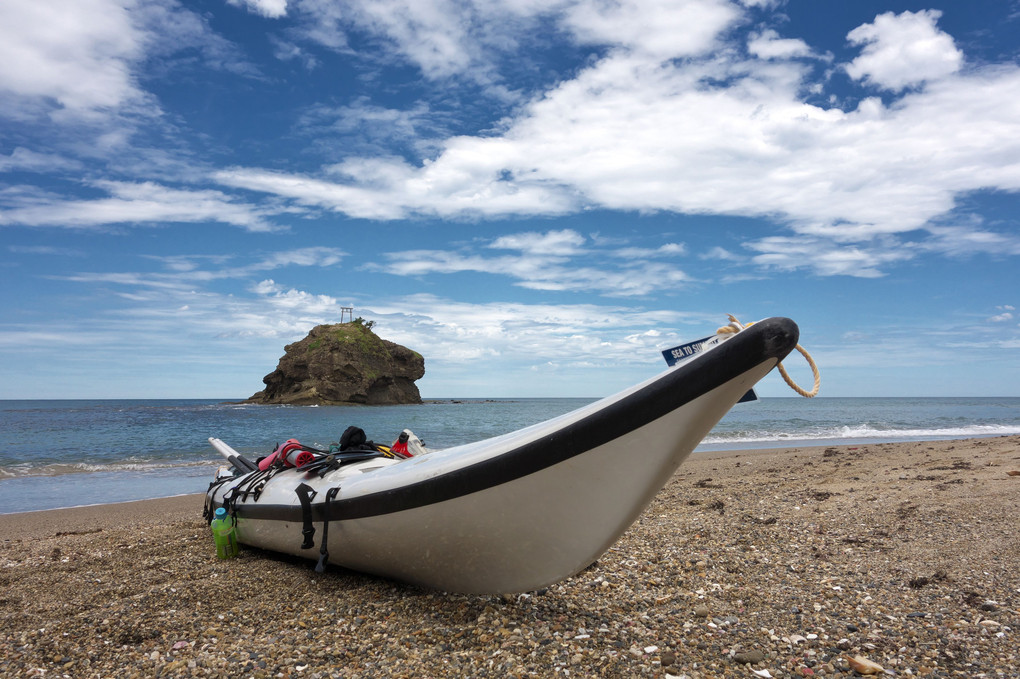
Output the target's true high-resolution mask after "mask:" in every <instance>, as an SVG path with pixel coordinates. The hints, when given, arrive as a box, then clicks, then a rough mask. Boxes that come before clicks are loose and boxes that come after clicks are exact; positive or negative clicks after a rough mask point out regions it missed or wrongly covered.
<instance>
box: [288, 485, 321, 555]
mask: <svg viewBox="0 0 1020 679" xmlns="http://www.w3.org/2000/svg"><path fill="white" fill-rule="evenodd" d="M294 492H296V493H297V496H298V500H300V501H301V518H302V523H303V524H304V526H303V527H302V528H301V535H303V536H304V538H305V541H304V542H302V543H301V549H311V548H312V547H314V546H315V526H313V525H312V498H314V497H315V496H316V495H317V494H318V493H316V492H315V489H314V488H312V487H311V486H309V485H308V484H307V483H302V484H301V485H300V486H298V487H297V488H295V489H294Z"/></svg>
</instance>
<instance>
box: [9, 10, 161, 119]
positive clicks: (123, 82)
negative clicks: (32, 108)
mask: <svg viewBox="0 0 1020 679" xmlns="http://www.w3.org/2000/svg"><path fill="white" fill-rule="evenodd" d="M131 4H133V3H130V4H129V3H124V2H119V1H117V0H76V1H75V2H71V3H68V2H60V1H58V0H10V1H8V2H3V3H0V91H6V92H8V93H10V94H13V95H14V96H15V97H18V98H19V100H21V99H28V100H30V101H31V100H44V99H52V100H54V101H56V102H57V104H59V106H60V107H61V108H62V109H63V110H65V111H67V112H70V113H73V114H75V115H79V116H88V115H94V114H97V113H100V112H103V111H108V110H110V109H116V108H121V107H125V106H141V105H144V106H151V105H152V103H151V101H150V99H149V97H148V95H146V94H145V93H144V92H143V91H142V90H141V88H140V87H139V86H138V83H137V81H136V79H135V77H134V75H133V73H132V68H133V65H134V64H135V63H136V62H137V61H138V60H140V59H141V58H142V57H143V56H144V49H143V47H144V41H145V38H144V35H143V34H142V33H141V32H140V31H139V30H138V28H137V26H136V25H135V24H134V22H133V21H132V18H131V11H130V10H131ZM22 103H24V102H22Z"/></svg>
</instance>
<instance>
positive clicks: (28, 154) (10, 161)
mask: <svg viewBox="0 0 1020 679" xmlns="http://www.w3.org/2000/svg"><path fill="white" fill-rule="evenodd" d="M81 167H82V164H81V162H79V161H77V160H74V159H72V158H67V157H65V156H62V155H56V154H52V153H39V152H37V151H32V150H31V149H26V148H22V147H20V146H19V147H17V148H15V149H14V150H13V151H11V155H9V156H4V155H0V172H16V171H28V172H47V173H48V172H67V171H72V170H80V169H81Z"/></svg>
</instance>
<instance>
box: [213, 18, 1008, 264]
mask: <svg viewBox="0 0 1020 679" xmlns="http://www.w3.org/2000/svg"><path fill="white" fill-rule="evenodd" d="M577 6H580V5H577ZM607 7H608V6H607ZM661 7H662V6H660V5H658V4H655V5H652V6H650V7H649V8H648V11H649V12H651V14H650V15H649V16H654V13H655V11H657V8H661ZM708 8H709V10H706V11H710V10H712V9H713V8H716V4H714V3H710V4H709V5H708ZM624 9H628V10H629V11H634V12H638V11H641V10H640V9H639V8H638V7H637V6H636V5H631V4H626V3H624V4H618V5H613V6H612V9H611V10H610V9H606V10H605V12H620V11H623V10H624ZM564 11H566V10H564ZM600 16H603V18H602V19H597V18H596V19H592V21H593V22H594V23H593V24H592V26H598V25H601V23H600V22H603V21H604V20H605V15H604V13H603V15H600ZM614 16H615V15H614ZM936 18H937V13H933V12H927V13H926V12H921V13H917V14H909V13H908V14H905V15H899V16H891V15H890V16H887V15H882V17H879V19H877V20H876V22H875V24H868V26H870V27H871V29H869V31H870V32H869V31H865V30H863V29H862V30H861V31H860V32H855V33H854V36H856V39H858V40H861V41H865V42H866V46H865V50H864V52H865V54H873V55H879V56H881V55H885V54H886V52H885V51H884V48H885V46H886V45H887V43H888V41H889V40H890V39H891V38H892V36H894V35H896V36H901V37H904V39H905V40H907V41H908V42H910V43H911V44H913V45H915V47H916V49H915V48H911V49H914V51H913V52H911V54H915V53H916V54H921V55H925V54H926V55H929V56H931V55H936V54H942V55H944V56H945V55H949V56H952V55H953V54H956V51H955V47H953V46H952V40H951V38H949V37H948V36H947V35H945V34H944V33H941V32H940V31H938V30H937V29H936V28H935V25H934V22H935V20H936ZM642 20H643V19H642ZM639 23H640V22H639ZM591 30H592V31H595V28H591ZM605 30H606V31H608V30H609V28H608V27H606V28H605ZM627 30H629V29H625V28H621V31H623V33H626V31H627ZM593 35H594V33H593ZM762 35H766V34H762ZM607 36H608V34H607ZM766 37H768V38H769V41H768V42H771V38H772V36H771V34H768V35H767V36H766ZM925 37H927V38H930V40H929V41H928V42H930V43H932V44H933V45H934V46H933V47H931V48H930V49H928V50H927V51H926V50H924V49H921V46H922V45H924V44H927V43H925ZM600 39H604V40H610V39H612V40H617V41H618V42H617V43H616V44H618V45H624V46H626V44H627V42H626V39H625V38H623V37H616V38H610V37H605V38H600ZM785 45H786V47H785V48H784V50H785V51H784V50H778V51H774V52H773V53H771V54H770V58H769V59H767V60H763V59H753V58H752V59H746V58H740V57H739V55H738V53H737V52H736V51H734V50H720V51H719V52H718V53H716V54H714V55H712V56H710V57H706V58H704V59H687V60H683V61H676V62H669V63H661V62H660V61H659V59H658V57H657V56H654V55H650V54H649V53H640V52H639V51H637V50H634V51H629V50H617V51H610V52H609V53H608V54H607V55H606V56H604V57H602V58H600V59H597V60H595V61H592V62H591V63H590V64H589V65H588V66H587V67H586V68H583V69H581V70H580V71H578V72H577V73H576V74H574V75H573V77H572V78H571V79H568V80H564V81H562V82H560V83H558V84H557V85H555V86H554V87H552V88H550V89H549V90H548V91H545V92H542V93H541V94H540V95H537V96H535V97H534V98H533V99H532V101H531V102H530V103H529V104H527V105H525V106H522V107H521V108H520V109H519V110H518V112H517V114H516V115H515V116H514V117H513V118H510V119H508V120H506V121H505V124H504V126H503V128H502V132H501V133H499V134H487V135H486V136H458V137H451V138H449V139H447V140H446V141H445V142H443V143H442V145H441V146H440V147H439V149H438V150H437V151H436V152H435V153H434V154H433V155H432V156H431V157H429V158H427V159H424V160H423V161H422V162H421V163H420V164H412V163H409V162H407V161H406V160H405V159H403V158H397V157H384V156H376V157H372V158H367V157H366V158H358V157H352V158H348V159H347V160H345V161H344V162H343V163H340V164H337V165H334V166H331V167H329V168H328V171H329V172H328V177H329V178H328V179H326V178H323V177H317V176H302V175H294V174H287V173H283V172H274V171H269V170H263V169H258V168H243V167H242V168H234V169H231V170H226V171H223V172H221V173H219V174H218V175H217V179H218V180H219V181H220V182H221V183H223V184H224V185H226V186H233V187H237V188H244V189H249V190H254V191H263V192H267V193H270V194H276V195H279V196H283V197H288V198H291V199H293V200H295V201H297V202H299V203H300V204H302V205H310V206H318V207H325V208H328V209H331V210H336V211H338V212H342V213H345V214H348V215H351V216H354V217H364V218H371V219H401V218H406V217H409V216H414V215H425V216H438V217H443V218H457V217H463V218H471V217H477V216H481V217H497V216H510V215H562V214H565V213H571V212H577V211H579V210H581V209H584V208H589V207H590V208H600V209H610V210H625V211H629V210H635V211H672V212H677V213H683V214H727V215H741V216H751V217H769V218H772V219H774V220H776V221H778V222H780V223H785V224H786V225H788V226H789V227H790V228H791V229H792V231H793V233H794V236H793V237H795V238H798V237H803V238H805V239H806V240H805V243H806V246H805V247H808V248H810V249H812V250H814V249H816V248H817V247H818V243H819V242H820V241H823V240H824V241H828V242H829V247H828V248H827V252H828V255H827V256H828V257H830V258H833V259H840V258H843V259H845V260H847V262H848V263H846V264H839V263H838V262H835V261H830V262H829V263H827V264H824V265H820V266H819V268H818V269H817V271H819V272H831V271H839V272H843V271H847V270H850V269H852V268H854V266H856V265H857V264H863V266H862V267H861V268H860V269H859V271H860V272H863V273H864V274H865V275H875V274H877V273H878V272H879V271H880V269H879V268H876V267H880V266H882V265H883V264H885V265H888V264H891V263H893V262H895V261H902V260H903V259H906V258H909V257H910V256H911V254H910V253H908V252H900V253H898V254H897V255H896V256H894V257H882V256H879V254H880V253H879V249H880V248H878V247H877V246H876V245H875V244H876V243H877V242H878V241H877V239H881V238H884V237H886V236H889V235H896V234H907V233H909V232H912V231H917V230H918V229H924V228H927V227H928V226H929V225H930V224H931V222H932V220H935V219H936V218H939V217H940V216H942V215H945V214H947V213H949V212H950V211H951V210H953V209H954V207H955V205H956V200H957V197H958V196H960V195H962V194H966V193H967V192H970V191H977V190H983V189H997V190H1002V191H1017V190H1020V161H1018V160H1017V159H1018V158H1020V69H1018V68H1017V67H1016V66H1014V65H1004V66H987V67H982V68H974V69H971V70H970V71H968V72H967V73H955V74H954V73H953V71H954V70H955V69H956V66H952V67H951V68H949V67H946V68H943V69H942V70H939V69H938V68H936V67H934V66H931V65H930V64H929V65H928V66H924V65H923V64H922V63H920V62H919V61H915V62H911V63H912V65H913V67H915V68H914V70H912V72H913V73H915V74H919V76H918V77H921V78H922V79H924V80H925V81H926V82H927V86H926V87H925V88H924V89H923V90H920V91H909V92H907V93H905V94H903V95H901V96H900V97H899V98H898V99H895V100H893V101H891V102H889V103H884V102H882V101H881V100H879V99H877V98H874V99H864V100H862V101H861V102H860V104H859V105H858V106H857V107H856V108H855V109H852V110H846V111H844V110H841V109H839V108H824V107H821V106H817V105H812V104H808V103H805V102H804V101H803V99H802V95H803V93H804V92H805V91H807V90H808V89H810V86H813V85H816V84H817V83H815V82H812V81H810V80H809V79H808V77H809V76H810V74H811V73H812V71H811V70H810V68H808V67H807V66H805V65H804V64H803V63H802V62H801V61H796V60H794V61H791V60H790V58H789V57H794V56H800V55H802V54H804V50H803V49H802V48H801V47H799V46H797V45H794V44H792V43H786V44H785ZM653 51H654V50H653ZM783 54H785V55H786V56H785V57H784V56H783ZM877 58H878V57H877V56H876V60H872V61H871V62H858V64H857V68H860V69H861V70H860V71H859V72H858V71H855V72H857V73H858V75H859V76H860V77H865V75H867V77H871V78H872V79H877V80H876V82H881V83H882V84H884V85H885V86H892V85H893V84H894V83H896V82H897V81H896V79H895V74H894V73H893V72H892V71H890V70H883V67H882V66H881V64H882V63H884V62H880V61H878V60H877ZM883 58H884V57H883ZM918 59H921V57H918ZM935 62H938V60H937V59H936V60H935ZM948 62H950V65H951V64H952V63H956V62H955V61H954V60H953V59H948ZM868 63H870V64H871V66H869V67H868V68H867V69H865V68H864V66H865V65H866V64H868ZM924 63H929V62H924ZM943 63H946V62H943ZM957 65H958V64H957ZM904 82H905V81H904ZM931 234H932V243H931V244H930V245H929V246H928V247H929V248H931V249H936V248H937V247H938V242H940V241H945V240H946V239H947V238H948V233H947V232H941V233H937V232H936V231H934V230H933V231H931ZM963 237H964V234H958V235H957V238H963ZM970 237H971V241H972V242H975V243H976V241H979V240H980V239H981V235H980V234H978V233H976V232H973V233H972V234H971V236H970ZM762 247H763V248H764V249H766V250H768V249H769V248H768V246H767V244H764V245H763V246H762ZM920 247H923V246H920ZM975 247H976V245H975ZM841 248H845V249H846V251H845V252H844V253H842V255H840V256H838V257H837V251H838V250H839V249H841ZM871 253H874V254H875V256H871ZM777 259H782V258H781V256H779V255H778V254H777V253H771V252H770V253H769V254H768V256H767V257H763V258H759V259H757V260H756V261H759V262H770V266H772V265H774V262H775V261H776V260H777ZM819 261H821V260H819ZM849 262H853V264H851V263H849ZM865 262H867V263H865Z"/></svg>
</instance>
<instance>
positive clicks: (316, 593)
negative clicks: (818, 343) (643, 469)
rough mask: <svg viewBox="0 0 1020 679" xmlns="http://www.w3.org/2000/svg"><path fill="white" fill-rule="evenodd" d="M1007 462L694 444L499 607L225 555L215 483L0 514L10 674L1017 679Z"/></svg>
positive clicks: (3, 653)
mask: <svg viewBox="0 0 1020 679" xmlns="http://www.w3.org/2000/svg"><path fill="white" fill-rule="evenodd" d="M1010 472H1018V474H1020V436H1018V435H1012V436H1002V437H993V438H989V437H981V438H972V439H946V440H924V441H909V442H898V443H879V444H862V443H854V444H849V445H833V446H825V445H810V446H795V447H787V448H775V449H771V448H770V449H753V450H727V451H703V452H698V453H695V454H692V455H691V456H690V457H689V458H688V459H687V461H686V462H685V463H684V464H683V465H682V466H681V467H680V469H679V470H678V472H677V474H676V475H675V476H674V477H673V479H672V480H671V481H670V482H669V483H668V484H667V486H666V487H665V488H664V489H663V490H662V491H660V492H659V494H658V495H657V496H656V497H655V499H654V500H653V501H652V504H651V505H650V506H649V507H648V509H647V510H646V511H645V512H644V513H643V514H642V515H641V517H640V518H639V519H638V520H637V521H636V522H635V523H634V524H633V525H632V526H631V527H630V528H629V529H628V530H627V532H626V533H625V534H624V536H623V537H622V538H621V539H620V541H619V542H617V543H616V544H615V545H613V546H612V547H611V548H610V549H609V550H608V551H607V552H606V553H605V554H604V555H603V556H602V557H601V558H600V559H599V560H598V561H597V562H596V563H595V564H593V565H592V566H590V567H588V568H587V569H585V570H583V571H581V572H580V573H578V574H577V575H575V576H574V577H573V578H570V579H568V580H565V581H563V582H560V583H557V584H554V585H551V586H549V587H548V588H545V589H544V590H540V591H538V592H530V593H525V594H515V595H504V596H466V595H453V594H446V593H441V592H434V591H430V590H423V589H419V588H415V587H410V586H407V585H403V584H400V583H396V582H392V581H389V580H383V579H381V578H376V577H373V576H370V575H364V574H360V573H354V572H351V571H346V570H343V569H339V568H330V569H328V570H327V572H326V573H323V574H316V573H315V572H314V570H313V566H314V563H315V562H314V561H313V560H307V561H306V560H302V559H297V558H293V557H286V556H282V555H278V554H273V553H269V552H262V551H260V550H255V549H251V548H242V551H241V555H240V557H239V558H237V559H234V560H231V561H218V560H217V559H216V558H215V554H214V549H213V545H212V539H211V535H210V534H209V531H208V528H207V527H206V525H205V522H204V521H203V520H202V518H201V512H202V499H203V495H202V494H196V495H182V496H176V497H171V498H161V499H155V500H141V501H132V502H124V503H116V504H110V505H90V506H87V507H78V508H64V509H53V510H43V511H35V512H20V513H15V514H4V515H0V566H2V567H0V600H2V601H3V602H4V606H2V607H0V629H2V630H3V631H2V632H0V674H2V675H4V676H41V675H42V674H43V672H42V671H43V670H45V671H46V672H45V673H46V675H47V676H54V675H55V676H62V675H64V674H66V675H68V676H74V677H104V676H111V675H113V674H116V675H117V676H139V677H144V676H153V675H156V674H157V673H158V674H160V676H196V677H202V676H210V677H213V676H223V677H226V676H244V677H267V678H268V677H275V676H279V675H281V674H282V675H283V676H293V677H297V676H300V677H312V678H316V679H319V678H324V677H332V676H338V677H350V678H352V679H353V678H354V677H369V676H373V677H376V676H393V677H416V678H417V677H446V676H468V675H471V676H492V677H496V676H499V677H504V676H521V677H526V676H534V677H545V676H556V675H560V676H563V675H564V674H565V672H566V671H569V673H570V675H572V676H610V677H617V676H618V677H631V676H651V677H662V678H668V677H681V676H687V677H688V678H689V679H708V678H709V677H720V676H754V675H753V674H752V671H757V672H759V673H760V672H763V671H768V672H769V674H770V675H771V676H772V677H782V678H793V677H807V676H819V677H852V676H858V675H857V674H856V673H855V672H854V671H853V670H852V663H853V662H856V660H854V659H855V658H857V657H860V658H863V659H865V660H868V661H871V662H874V663H877V664H879V665H881V666H882V667H883V668H885V669H887V670H890V671H892V672H895V674H896V675H897V676H928V677H972V676H979V675H981V674H982V673H984V674H985V675H986V676H1009V675H1011V674H1014V673H1015V672H1016V668H1017V667H1018V666H1020V651H1018V650H1017V647H1018V643H1017V640H1018V636H1017V635H1018V634H1020V568H1018V566H1020V534H1018V531H1017V530H1016V516H1017V513H1016V503H1017V498H1018V497H1020V475H1011V474H1010ZM41 630H45V631H41ZM759 676H765V675H764V674H759Z"/></svg>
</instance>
